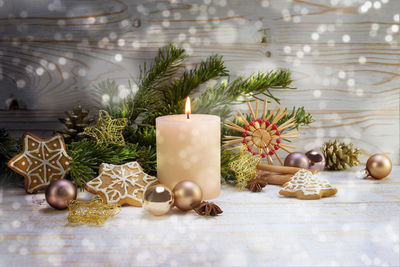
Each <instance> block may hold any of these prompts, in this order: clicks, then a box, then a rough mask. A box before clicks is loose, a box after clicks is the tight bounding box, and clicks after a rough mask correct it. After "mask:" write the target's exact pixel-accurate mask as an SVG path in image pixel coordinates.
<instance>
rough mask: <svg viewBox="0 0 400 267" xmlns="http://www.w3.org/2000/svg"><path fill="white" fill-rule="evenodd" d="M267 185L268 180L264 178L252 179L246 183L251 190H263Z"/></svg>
mask: <svg viewBox="0 0 400 267" xmlns="http://www.w3.org/2000/svg"><path fill="white" fill-rule="evenodd" d="M266 185H267V182H266V181H265V180H263V179H260V178H256V179H254V180H252V181H249V182H248V183H247V185H246V188H247V189H249V190H250V191H251V192H261V190H262V189H263V188H264V187H265V186H266Z"/></svg>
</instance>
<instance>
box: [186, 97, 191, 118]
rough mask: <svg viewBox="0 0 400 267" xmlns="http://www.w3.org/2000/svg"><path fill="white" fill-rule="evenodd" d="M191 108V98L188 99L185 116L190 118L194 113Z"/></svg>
mask: <svg viewBox="0 0 400 267" xmlns="http://www.w3.org/2000/svg"><path fill="white" fill-rule="evenodd" d="M191 111H192V110H191V108H190V97H187V98H186V104H185V114H186V115H187V116H188V117H189V114H190V113H192V112H191Z"/></svg>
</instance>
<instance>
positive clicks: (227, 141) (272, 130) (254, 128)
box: [224, 100, 298, 165]
mask: <svg viewBox="0 0 400 267" xmlns="http://www.w3.org/2000/svg"><path fill="white" fill-rule="evenodd" d="M247 105H248V107H249V110H250V112H251V117H252V120H251V121H250V122H249V121H247V119H246V118H245V116H243V114H242V113H241V112H240V111H237V115H236V114H234V115H233V116H234V117H235V118H236V120H237V121H238V122H239V124H240V125H238V124H236V123H234V122H231V121H227V122H226V124H225V127H226V128H228V129H231V130H235V131H238V132H241V136H225V137H224V146H231V145H235V144H240V143H241V144H242V145H244V146H246V147H247V150H248V151H249V152H251V153H253V155H259V156H261V158H265V157H266V158H267V160H268V163H269V164H274V162H273V159H272V157H273V156H275V157H276V158H277V159H278V161H279V163H280V164H281V165H283V162H282V160H281V159H280V157H279V155H278V154H277V150H278V149H282V150H284V151H286V152H288V153H292V152H293V151H292V150H291V148H292V149H296V147H295V146H293V145H288V144H283V143H282V140H286V139H289V138H297V137H298V136H297V135H298V132H287V133H284V134H281V132H282V131H283V130H285V129H287V128H289V127H293V126H294V125H295V124H296V123H295V118H291V119H289V120H287V121H285V122H283V123H280V121H281V119H282V118H283V117H284V116H285V115H286V113H287V112H288V110H287V109H286V108H281V107H278V106H277V107H276V108H275V109H274V110H273V111H271V112H269V113H268V112H267V100H264V107H263V114H262V117H261V118H260V117H258V111H259V102H258V101H256V109H255V111H254V110H253V108H252V106H251V104H250V102H247ZM235 149H241V146H237V147H231V148H228V150H235Z"/></svg>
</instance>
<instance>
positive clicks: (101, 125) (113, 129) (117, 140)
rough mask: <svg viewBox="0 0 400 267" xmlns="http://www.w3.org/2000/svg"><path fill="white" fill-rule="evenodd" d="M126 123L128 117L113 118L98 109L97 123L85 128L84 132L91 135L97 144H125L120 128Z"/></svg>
mask: <svg viewBox="0 0 400 267" xmlns="http://www.w3.org/2000/svg"><path fill="white" fill-rule="evenodd" d="M127 123H128V119H126V118H120V119H113V118H112V117H111V116H110V114H108V112H107V111H105V110H100V111H99V118H98V120H97V123H96V124H95V125H93V126H89V127H87V128H86V129H85V131H84V133H85V134H86V135H88V136H91V137H93V138H94V139H95V140H96V142H97V143H98V144H100V143H101V144H107V145H109V144H114V145H118V146H125V139H124V136H123V135H122V130H123V129H124V128H125V126H126V125H127Z"/></svg>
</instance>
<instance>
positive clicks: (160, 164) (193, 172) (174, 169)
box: [156, 98, 221, 200]
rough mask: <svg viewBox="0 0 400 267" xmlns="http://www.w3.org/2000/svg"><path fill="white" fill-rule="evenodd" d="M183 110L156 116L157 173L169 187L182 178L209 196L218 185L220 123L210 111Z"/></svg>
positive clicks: (205, 195)
mask: <svg viewBox="0 0 400 267" xmlns="http://www.w3.org/2000/svg"><path fill="white" fill-rule="evenodd" d="M185 113H186V114H180V115H170V116H163V117H158V118H157V119H156V130H157V177H158V179H159V180H160V182H161V183H163V184H165V185H166V186H168V187H169V188H174V186H175V185H176V184H177V183H178V182H180V181H182V180H191V181H193V182H195V183H197V184H198V185H199V186H200V187H201V189H202V191H203V198H204V199H205V200H206V199H212V198H215V197H217V196H218V195H219V192H220V188H221V181H220V179H221V158H220V157H221V156H220V149H221V147H220V146H221V145H220V142H221V125H220V118H219V117H218V116H214V115H205V114H191V112H190V99H189V98H187V100H186V104H185Z"/></svg>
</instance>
